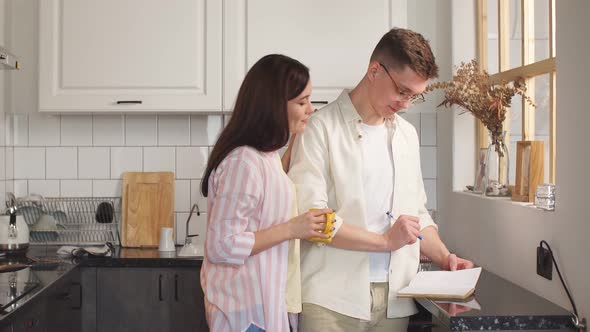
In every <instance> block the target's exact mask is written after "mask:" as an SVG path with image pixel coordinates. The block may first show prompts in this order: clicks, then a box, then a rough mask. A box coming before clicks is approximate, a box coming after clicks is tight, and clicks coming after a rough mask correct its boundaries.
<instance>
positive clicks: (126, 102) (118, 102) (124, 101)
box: [117, 100, 143, 105]
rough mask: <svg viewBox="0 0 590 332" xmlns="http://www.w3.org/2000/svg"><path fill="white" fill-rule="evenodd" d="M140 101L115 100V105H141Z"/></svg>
mask: <svg viewBox="0 0 590 332" xmlns="http://www.w3.org/2000/svg"><path fill="white" fill-rule="evenodd" d="M141 103H143V102H142V101H141V100H117V105H121V104H141Z"/></svg>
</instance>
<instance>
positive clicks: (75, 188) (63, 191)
mask: <svg viewBox="0 0 590 332" xmlns="http://www.w3.org/2000/svg"><path fill="white" fill-rule="evenodd" d="M60 196H61V197H92V180H61V183H60Z"/></svg>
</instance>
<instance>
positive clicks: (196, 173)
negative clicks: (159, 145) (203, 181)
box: [176, 147, 209, 179]
mask: <svg viewBox="0 0 590 332" xmlns="http://www.w3.org/2000/svg"><path fill="white" fill-rule="evenodd" d="M208 156H209V148H207V147H178V148H176V166H177V167H176V178H177V179H199V178H201V177H203V172H204V171H205V168H206V167H207V159H208Z"/></svg>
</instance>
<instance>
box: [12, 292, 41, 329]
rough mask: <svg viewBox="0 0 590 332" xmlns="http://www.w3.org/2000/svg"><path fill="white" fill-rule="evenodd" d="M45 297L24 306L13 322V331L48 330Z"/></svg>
mask: <svg viewBox="0 0 590 332" xmlns="http://www.w3.org/2000/svg"><path fill="white" fill-rule="evenodd" d="M45 308H46V301H45V298H43V297H41V298H39V299H36V300H35V302H34V303H33V304H30V305H27V307H26V308H25V307H23V308H21V309H20V310H22V311H21V312H20V313H17V317H16V318H15V319H14V321H13V322H12V331H13V332H45V331H47V311H46V310H45Z"/></svg>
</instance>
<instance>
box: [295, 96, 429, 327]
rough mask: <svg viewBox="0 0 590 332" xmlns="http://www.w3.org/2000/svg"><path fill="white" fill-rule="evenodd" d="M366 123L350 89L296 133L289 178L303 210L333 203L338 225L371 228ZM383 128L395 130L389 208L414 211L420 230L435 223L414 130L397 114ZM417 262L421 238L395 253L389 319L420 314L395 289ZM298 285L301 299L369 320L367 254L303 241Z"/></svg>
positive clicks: (410, 274) (406, 279)
mask: <svg viewBox="0 0 590 332" xmlns="http://www.w3.org/2000/svg"><path fill="white" fill-rule="evenodd" d="M361 123H362V120H361V117H360V116H359V114H358V112H357V111H356V110H355V108H354V105H353V104H352V102H351V100H350V97H349V95H348V91H346V90H345V91H344V92H342V94H341V95H340V96H339V97H338V99H337V100H336V101H334V102H332V103H330V104H329V105H327V106H325V107H324V108H322V109H321V110H320V111H319V112H315V113H314V114H313V115H312V117H311V118H310V119H309V122H308V123H307V128H306V129H305V131H304V132H303V134H302V135H297V138H296V140H295V145H294V147H293V155H292V159H291V168H290V170H289V177H290V178H291V180H292V181H293V183H294V184H295V187H296V189H297V200H298V208H299V213H303V212H305V211H307V210H308V209H309V208H312V207H314V208H322V207H330V208H332V209H334V211H336V218H337V219H338V220H340V222H339V223H349V224H351V225H355V226H357V227H362V228H365V229H366V228H367V216H366V212H365V211H366V210H367V209H366V207H365V199H364V197H365V193H364V188H363V178H362V153H361V147H360V145H361V144H360V142H361V141H362V140H363V138H362V135H361V134H362V132H361V128H360V124H361ZM385 125H386V126H387V127H388V128H389V129H390V130H392V131H393V135H392V139H391V141H389V142H390V145H391V149H392V151H393V164H394V165H395V170H394V172H395V184H394V187H393V205H392V211H391V212H392V213H393V215H395V216H399V215H401V214H407V215H413V216H417V217H418V218H419V220H420V228H424V227H428V226H435V224H434V222H433V221H432V218H431V217H430V215H429V214H428V210H426V207H425V204H426V193H425V191H424V183H423V181H422V171H421V169H420V146H419V143H418V135H417V134H416V129H415V128H414V127H413V126H412V125H411V124H410V123H409V122H407V121H406V120H404V119H402V118H401V117H399V116H395V117H394V119H393V120H388V121H386V124H385ZM337 225H338V224H337ZM435 227H436V226H435ZM335 236H338V234H336V235H335ZM419 262H420V241H417V242H416V243H414V244H412V245H407V246H404V247H403V248H400V249H398V250H396V251H393V252H392V253H391V259H390V262H389V266H390V270H389V294H388V306H387V317H390V318H394V317H406V316H410V315H412V314H414V313H416V312H417V310H416V306H415V305H414V303H413V300H412V299H404V298H398V297H397V292H398V291H399V290H400V289H401V288H402V287H405V286H407V285H408V284H409V282H410V280H411V279H412V278H413V277H414V276H415V275H416V273H417V271H418V264H419ZM393 271H395V273H393ZM301 284H302V289H301V297H302V302H303V303H313V304H317V305H320V306H322V307H324V308H327V309H330V310H332V311H336V312H339V313H341V314H344V315H347V316H350V317H356V318H359V319H363V320H370V319H371V295H370V293H371V291H370V285H371V283H370V281H369V254H368V253H367V252H364V251H353V250H343V249H338V248H334V247H332V246H330V245H327V246H323V247H320V246H317V245H315V244H313V243H310V242H308V241H301Z"/></svg>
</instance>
